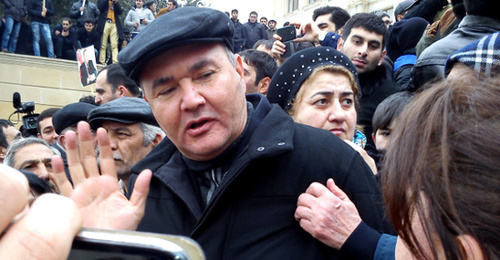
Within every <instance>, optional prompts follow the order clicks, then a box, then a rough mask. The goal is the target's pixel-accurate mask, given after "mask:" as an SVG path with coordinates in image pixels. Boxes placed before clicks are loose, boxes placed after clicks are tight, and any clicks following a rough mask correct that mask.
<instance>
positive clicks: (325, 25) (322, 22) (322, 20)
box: [314, 14, 337, 32]
mask: <svg viewBox="0 0 500 260" xmlns="http://www.w3.org/2000/svg"><path fill="white" fill-rule="evenodd" d="M330 17H332V14H324V15H320V16H318V17H316V20H315V21H314V22H315V23H316V24H317V25H318V27H319V29H320V30H322V31H325V32H336V31H337V28H336V27H335V24H334V23H332V21H330Z"/></svg>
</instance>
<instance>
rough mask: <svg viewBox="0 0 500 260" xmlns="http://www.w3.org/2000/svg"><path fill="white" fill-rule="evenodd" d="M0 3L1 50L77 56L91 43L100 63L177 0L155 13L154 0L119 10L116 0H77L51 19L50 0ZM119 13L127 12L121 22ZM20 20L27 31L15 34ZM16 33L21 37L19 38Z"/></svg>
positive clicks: (114, 58) (114, 55)
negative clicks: (0, 17) (0, 7)
mask: <svg viewBox="0 0 500 260" xmlns="http://www.w3.org/2000/svg"><path fill="white" fill-rule="evenodd" d="M2 3H3V4H4V18H3V20H2V26H1V28H0V29H1V31H0V34H1V35H2V42H1V51H2V52H7V53H19V54H32V55H35V56H45V57H49V58H61V59H67V60H77V56H76V51H77V50H78V49H80V48H85V47H89V46H93V47H94V50H95V53H96V60H97V61H98V62H99V63H100V64H111V63H117V62H118V52H119V51H120V50H121V49H123V48H125V47H126V46H127V44H128V43H129V42H130V41H131V40H132V39H133V38H134V37H135V36H136V35H137V34H138V33H139V32H140V31H141V30H142V29H143V28H144V27H145V26H146V25H147V24H148V23H150V22H152V21H153V20H154V19H155V17H158V16H159V15H161V14H165V13H167V12H168V11H171V10H174V9H176V8H177V5H178V4H177V1H176V0H169V1H167V7H165V8H162V9H160V11H159V12H158V14H157V12H156V3H155V2H154V1H152V2H145V1H144V0H140V1H136V4H135V5H134V6H133V7H132V9H131V10H123V8H122V6H121V4H120V2H119V0H112V1H108V0H98V1H97V3H94V2H92V1H88V0H77V1H76V2H74V3H73V4H72V6H71V9H70V11H69V13H68V14H66V15H65V16H64V17H63V18H62V19H61V20H60V21H54V19H53V17H54V15H55V11H54V3H53V2H52V0H30V1H28V0H4V1H2ZM122 15H126V16H125V19H124V20H123V23H122V21H121V20H120V17H121V16H122ZM53 23H55V25H53ZM22 25H27V26H28V27H30V32H26V31H25V32H23V33H22V34H20V32H21V26H22ZM40 34H41V35H42V36H43V39H42V37H40ZM19 38H22V41H18V39H19ZM108 46H109V47H108ZM41 47H42V48H41Z"/></svg>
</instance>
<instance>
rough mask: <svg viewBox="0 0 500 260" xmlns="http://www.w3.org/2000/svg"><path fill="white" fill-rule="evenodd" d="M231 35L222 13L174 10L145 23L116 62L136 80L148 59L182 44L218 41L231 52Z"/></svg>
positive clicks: (192, 7)
mask: <svg viewBox="0 0 500 260" xmlns="http://www.w3.org/2000/svg"><path fill="white" fill-rule="evenodd" d="M233 34H234V26H233V23H232V22H231V20H230V19H229V18H228V17H227V15H225V14H224V13H223V12H220V11H217V10H214V9H210V8H202V7H194V6H187V7H183V8H177V9H175V10H173V11H170V12H168V13H166V14H164V15H162V16H160V17H158V18H156V19H155V20H154V21H153V22H151V23H150V24H148V26H146V27H145V28H144V30H142V31H141V33H140V34H139V35H138V36H137V37H135V38H134V40H133V41H131V42H130V43H129V45H128V46H127V48H125V49H123V50H122V51H121V52H120V53H119V55H118V61H119V63H120V65H121V66H122V68H123V69H124V70H125V73H126V74H127V75H128V76H129V77H130V78H131V79H133V80H134V81H137V80H138V76H139V73H140V72H141V69H142V68H144V65H145V64H147V62H148V61H149V60H151V59H153V58H155V57H157V56H158V55H159V54H161V53H163V52H165V51H168V50H171V49H174V48H176V47H179V46H182V45H187V44H193V43H205V42H220V43H224V44H225V45H226V46H227V47H228V48H229V49H231V51H232V50H233Z"/></svg>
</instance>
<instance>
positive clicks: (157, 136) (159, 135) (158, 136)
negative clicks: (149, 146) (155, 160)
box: [153, 134, 163, 147]
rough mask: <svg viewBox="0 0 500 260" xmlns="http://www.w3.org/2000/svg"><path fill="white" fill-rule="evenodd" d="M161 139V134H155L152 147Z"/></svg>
mask: <svg viewBox="0 0 500 260" xmlns="http://www.w3.org/2000/svg"><path fill="white" fill-rule="evenodd" d="M162 140H163V137H162V136H161V134H156V136H155V139H153V147H155V146H157V145H158V144H159V143H160V142H161V141H162Z"/></svg>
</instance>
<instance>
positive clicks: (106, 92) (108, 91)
mask: <svg viewBox="0 0 500 260" xmlns="http://www.w3.org/2000/svg"><path fill="white" fill-rule="evenodd" d="M95 92H96V95H95V103H96V104H97V105H102V104H105V103H108V102H109V101H111V100H115V99H117V98H118V95H117V93H116V92H117V91H115V92H113V88H112V87H111V84H110V83H109V82H108V70H104V71H102V72H101V73H99V75H97V80H96V86H95Z"/></svg>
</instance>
